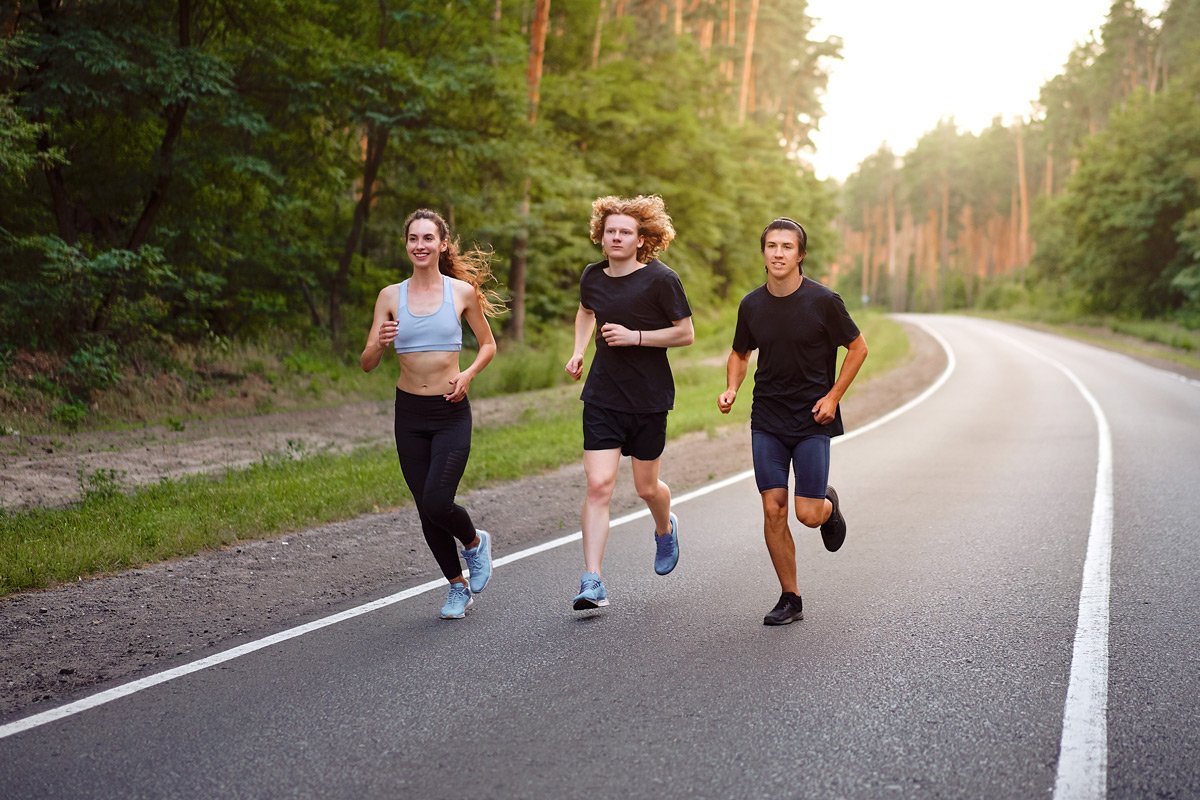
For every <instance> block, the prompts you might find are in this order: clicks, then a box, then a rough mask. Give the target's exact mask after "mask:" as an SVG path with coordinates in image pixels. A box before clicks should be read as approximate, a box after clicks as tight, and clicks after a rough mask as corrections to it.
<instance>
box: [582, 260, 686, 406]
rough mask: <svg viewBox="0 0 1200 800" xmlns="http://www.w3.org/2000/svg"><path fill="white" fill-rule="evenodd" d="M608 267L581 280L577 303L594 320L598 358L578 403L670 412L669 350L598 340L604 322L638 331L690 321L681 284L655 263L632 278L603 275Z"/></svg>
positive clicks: (593, 267) (588, 271) (595, 268)
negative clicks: (592, 314) (610, 345)
mask: <svg viewBox="0 0 1200 800" xmlns="http://www.w3.org/2000/svg"><path fill="white" fill-rule="evenodd" d="M607 266H608V262H607V261H600V262H597V263H595V264H588V265H587V267H585V268H584V270H583V276H582V277H581V278H580V279H579V302H580V304H581V305H582V306H583V307H584V308H586V309H588V310H589V311H591V312H592V313H594V314H595V315H596V337H595V338H596V355H595V357H594V358H593V359H592V366H591V369H589V370H588V376H587V382H586V383H585V384H584V386H583V394H582V395H580V399H581V400H583V402H585V403H592V404H593V405H597V406H601V407H603V408H611V409H613V410H614V411H626V412H630V413H651V412H658V411H669V410H671V409H672V408H673V407H674V406H675V381H674V379H673V378H672V376H671V363H670V362H669V361H668V360H667V349H666V348H665V347H637V346H633V347H609V346H608V344H607V343H606V342H605V341H604V337H603V336H601V335H600V329H601V328H603V327H604V324H605V323H606V322H615V323H617V324H618V325H624V326H625V327H626V328H629V329H630V330H635V331H656V330H661V329H662V328H669V327H671V324H672V323H674V322H678V321H679V320H681V319H685V318H687V317H690V316H691V315H692V308H691V306H690V305H688V300H687V295H686V294H685V293H684V291H683V283H682V282H681V281H680V280H679V276H678V275H676V274H675V271H674V270H673V269H671V268H670V267H668V266H667V265H666V264H664V263H662V262H661V261H659V260H658V259H657V258H655V259H652V260H651V261H650V262H649V263H648V264H646V266H644V267H642V268H640V269H636V270H634V271H633V272H631V273H629V274H628V275H623V276H621V277H619V278H613V277H610V276H609V275H607V274H606V273H605V272H604V268H605V267H607Z"/></svg>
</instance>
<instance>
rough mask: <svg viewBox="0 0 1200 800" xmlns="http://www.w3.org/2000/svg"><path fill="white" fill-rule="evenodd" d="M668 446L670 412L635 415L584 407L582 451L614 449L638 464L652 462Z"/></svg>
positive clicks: (589, 405) (608, 409)
mask: <svg viewBox="0 0 1200 800" xmlns="http://www.w3.org/2000/svg"><path fill="white" fill-rule="evenodd" d="M666 446H667V412H666V411H654V412H650V413H648V414H646V413H642V414H632V413H629V412H627V411H614V410H612V409H611V408H603V407H601V406H595V405H592V404H591V403H584V404H583V449H584V450H615V449H617V448H618V447H619V448H621V455H623V456H633V457H634V458H636V459H637V460H638V461H653V460H654V459H656V458H658V457H659V456H661V455H662V452H663V448H665V447H666Z"/></svg>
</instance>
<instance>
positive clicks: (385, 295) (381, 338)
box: [359, 285, 400, 372]
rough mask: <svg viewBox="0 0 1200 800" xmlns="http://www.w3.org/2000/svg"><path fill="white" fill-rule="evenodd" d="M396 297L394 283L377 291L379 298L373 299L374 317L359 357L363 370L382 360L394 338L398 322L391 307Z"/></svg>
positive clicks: (369, 368)
mask: <svg viewBox="0 0 1200 800" xmlns="http://www.w3.org/2000/svg"><path fill="white" fill-rule="evenodd" d="M398 299H399V295H398V294H397V289H396V287H395V286H394V285H393V286H385V287H384V288H383V289H382V290H380V292H379V298H378V299H376V301H375V318H374V319H373V320H372V322H371V331H370V333H368V334H367V344H366V347H364V348H363V351H362V356H361V357H360V358H359V363H360V364H362V368H363V372H370V371H371V370H373V369H375V368H376V367H378V366H379V362H380V361H382V360H383V354H384V353H386V352H387V350H388V348H389V347H391V346H392V342H394V341H395V340H396V330H397V328H399V327H400V323H399V322H396V319H395V315H394V314H393V313H392V309H394V308H395V307H396V302H397V300H398Z"/></svg>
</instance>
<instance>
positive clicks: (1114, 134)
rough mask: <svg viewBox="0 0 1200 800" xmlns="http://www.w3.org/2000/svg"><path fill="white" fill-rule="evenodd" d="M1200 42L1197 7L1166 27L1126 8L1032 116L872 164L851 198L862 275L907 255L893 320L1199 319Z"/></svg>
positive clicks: (953, 135)
mask: <svg viewBox="0 0 1200 800" xmlns="http://www.w3.org/2000/svg"><path fill="white" fill-rule="evenodd" d="M1198 33H1200V2H1197V0H1170V2H1168V3H1167V4H1166V7H1165V8H1164V10H1163V12H1162V14H1161V15H1160V16H1159V17H1158V18H1157V19H1150V18H1149V17H1148V15H1147V14H1146V13H1145V12H1144V11H1142V10H1141V9H1139V8H1138V7H1137V5H1136V4H1135V3H1134V2H1133V0H1116V2H1114V3H1113V4H1112V6H1111V8H1110V10H1109V15H1108V17H1107V19H1106V20H1105V23H1104V25H1103V26H1102V27H1101V28H1100V30H1099V31H1098V32H1097V34H1095V35H1092V36H1090V37H1089V38H1088V39H1087V40H1086V41H1084V42H1082V43H1080V44H1079V45H1077V46H1076V47H1075V48H1074V49H1073V50H1072V52H1071V53H1070V54H1069V55H1068V58H1067V60H1066V63H1065V64H1064V66H1063V71H1062V73H1061V74H1059V75H1057V76H1055V77H1053V78H1051V79H1050V80H1048V81H1047V82H1046V83H1045V85H1044V86H1043V87H1042V89H1041V92H1040V95H1039V98H1038V101H1037V102H1036V103H1035V104H1034V106H1033V108H1032V113H1031V114H1030V115H1028V117H1026V118H1021V119H1016V120H1013V121H1011V122H1010V123H1008V124H1005V123H1004V122H1003V121H1002V120H1001V119H999V118H997V119H996V120H995V121H994V122H993V124H992V125H991V127H989V128H987V129H984V130H983V131H981V132H980V133H978V134H975V133H971V132H964V131H960V130H959V129H958V127H957V125H956V124H955V123H954V121H953V119H943V120H940V121H939V122H938V124H937V125H936V127H934V128H933V129H932V130H930V131H928V132H927V133H926V134H925V135H924V136H923V137H922V138H921V139H920V140H919V141H918V142H917V144H916V146H915V147H914V148H913V149H912V150H911V151H909V152H908V153H906V154H904V155H903V157H902V158H899V159H897V158H896V157H895V156H893V155H892V154H891V153H890V151H887V150H881V151H880V152H879V153H876V154H874V155H872V156H869V157H868V158H866V159H864V161H863V162H862V163H861V164H860V166H859V169H858V171H857V172H856V173H855V174H854V175H853V176H851V177H850V178H849V179H848V180H847V182H846V186H845V189H844V191H843V193H842V208H843V211H842V213H843V216H844V221H843V224H842V226H841V227H842V230H843V242H844V245H845V247H846V248H847V249H848V250H850V251H851V253H852V254H853V256H854V258H856V259H857V261H854V262H849V263H851V264H856V265H857V266H854V267H853V269H855V270H856V271H857V274H858V276H859V277H860V278H861V277H862V276H863V270H864V269H870V270H871V271H872V272H871V276H868V281H867V282H869V283H872V284H874V283H876V282H877V278H876V277H873V276H874V274H875V272H876V271H877V270H878V268H879V265H880V264H881V262H884V261H886V260H887V258H888V256H887V255H886V253H885V251H886V249H887V248H888V247H892V248H894V249H895V250H896V251H898V252H899V256H898V260H899V262H900V263H898V264H896V265H895V269H896V270H897V272H898V273H899V274H907V273H906V272H905V268H906V267H907V268H908V269H909V270H911V276H912V277H911V279H910V280H909V281H908V283H907V284H906V286H907V288H908V291H907V294H906V295H905V296H904V297H903V303H898V302H897V300H898V297H897V296H896V295H895V294H894V295H893V297H892V298H891V299H892V305H893V307H894V308H895V307H907V308H921V309H934V310H937V309H949V308H956V307H978V308H1010V307H1014V306H1017V305H1023V304H1027V303H1028V304H1032V305H1035V306H1038V307H1042V308H1046V309H1049V308H1051V307H1053V308H1054V309H1056V310H1057V312H1058V313H1074V314H1094V313H1104V314H1118V315H1123V316H1128V317H1147V316H1166V317H1179V318H1180V319H1182V320H1190V319H1192V318H1197V317H1200V136H1198V135H1197V133H1196V131H1197V130H1200V111H1198V109H1200V37H1198V36H1197V34H1198ZM889 204H890V205H891V207H892V208H893V213H894V219H893V220H892V221H891V223H890V224H891V226H892V227H890V228H889V222H888V220H887V219H885V216H884V208H885V207H886V206H888V205H889ZM889 288H890V287H887V286H884V287H883V290H884V292H886V291H888V290H889ZM897 288H898V287H897ZM892 291H893V292H895V289H892ZM870 294H871V295H873V296H874V299H876V301H877V302H878V298H879V297H881V296H882V295H883V292H877V291H871V292H870Z"/></svg>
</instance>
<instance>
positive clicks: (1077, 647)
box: [998, 334, 1113, 800]
mask: <svg viewBox="0 0 1200 800" xmlns="http://www.w3.org/2000/svg"><path fill="white" fill-rule="evenodd" d="M998 335H999V336H1000V338H1002V339H1005V340H1006V341H1008V342H1009V343H1011V344H1012V345H1013V346H1015V347H1017V348H1018V349H1020V350H1023V351H1025V352H1026V353H1029V354H1030V355H1032V356H1033V357H1035V358H1037V359H1039V360H1041V361H1044V362H1045V363H1047V364H1049V365H1050V366H1052V367H1054V368H1055V369H1057V370H1059V371H1060V372H1062V373H1063V374H1064V375H1066V376H1067V378H1068V379H1069V380H1070V381H1071V383H1073V384H1075V388H1076V389H1078V390H1079V393H1080V394H1081V395H1083V399H1084V400H1086V401H1087V404H1088V405H1089V406H1091V409H1092V416H1094V417H1095V418H1096V431H1097V433H1098V434H1099V436H1098V438H1099V445H1098V448H1097V449H1098V451H1099V452H1098V454H1097V459H1096V493H1095V496H1094V497H1093V499H1092V521H1091V528H1090V530H1089V531H1088V546H1087V555H1086V556H1085V557H1084V561H1083V583H1082V586H1081V587H1080V590H1079V618H1078V621H1077V622H1076V625H1075V644H1074V647H1073V649H1072V652H1071V678H1070V682H1069V683H1068V685H1067V700H1066V703H1065V705H1064V708H1063V730H1062V741H1061V743H1060V745H1059V752H1058V775H1057V777H1056V778H1055V781H1054V800H1102V798H1104V796H1105V794H1106V793H1107V791H1108V605H1109V603H1108V600H1109V589H1110V580H1111V569H1110V565H1111V562H1112V529H1113V475H1112V469H1113V451H1112V432H1111V431H1110V429H1109V427H1108V419H1107V418H1106V417H1105V416H1104V411H1103V410H1102V409H1101V408H1100V404H1099V403H1098V402H1096V398H1095V397H1093V396H1092V393H1091V392H1089V391H1088V389H1087V387H1086V386H1084V385H1083V382H1082V381H1081V380H1079V378H1078V377H1076V376H1075V373H1073V372H1071V370H1069V369H1067V367H1065V366H1064V365H1062V364H1061V363H1059V362H1058V361H1055V360H1054V359H1052V358H1048V357H1046V356H1044V355H1042V354H1041V353H1039V352H1038V351H1036V350H1034V349H1033V348H1031V347H1029V346H1027V345H1025V344H1022V343H1021V342H1018V341H1017V340H1016V339H1013V338H1011V337H1009V336H1007V335H1005V334H998Z"/></svg>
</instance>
